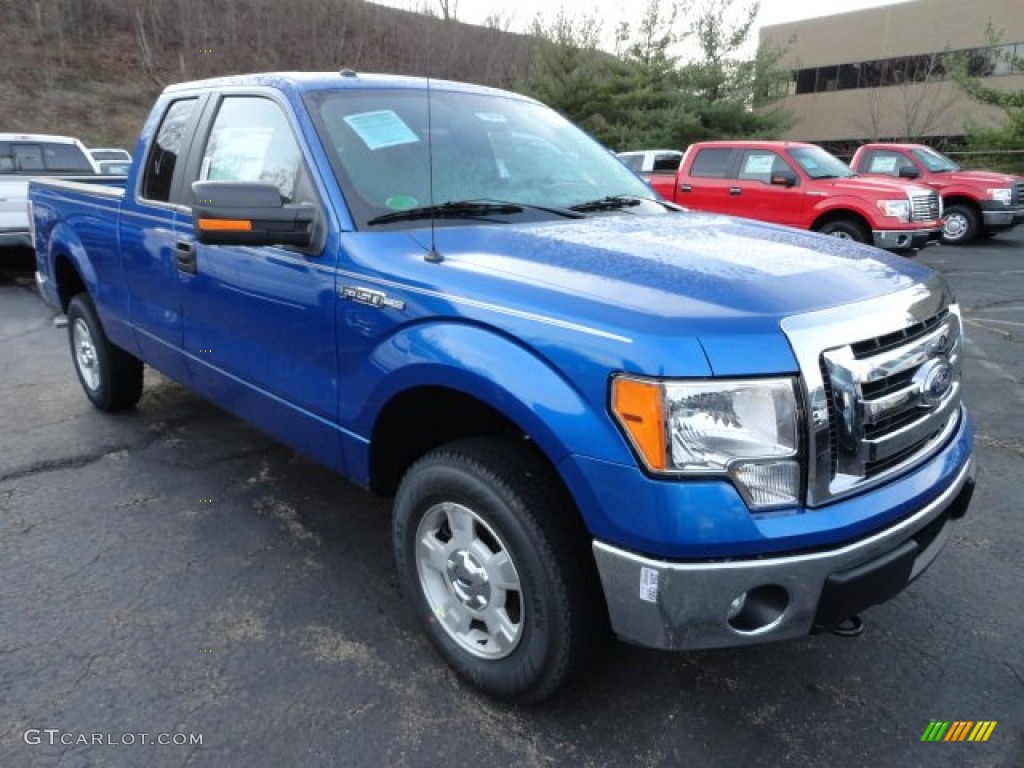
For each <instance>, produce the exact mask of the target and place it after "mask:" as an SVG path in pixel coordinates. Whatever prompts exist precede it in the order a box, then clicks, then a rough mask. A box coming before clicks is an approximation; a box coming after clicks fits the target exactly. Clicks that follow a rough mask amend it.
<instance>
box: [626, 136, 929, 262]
mask: <svg viewBox="0 0 1024 768" xmlns="http://www.w3.org/2000/svg"><path fill="white" fill-rule="evenodd" d="M644 175H645V176H646V178H647V180H648V183H649V184H650V185H651V187H652V188H653V189H654V190H655V191H656V192H658V193H659V194H660V195H661V196H662V197H664V198H665V199H666V200H670V201H672V202H674V203H678V204H680V205H683V206H686V207H687V208H692V209H694V210H698V211H712V212H715V213H726V214H730V215H732V216H744V217H746V218H749V219H759V220H761V221H769V222H773V223H775V224H786V225H788V226H791V227H798V228H800V229H810V230H813V231H815V232H821V233H822V234H827V235H832V236H834V237H839V238H843V239H847V240H856V241H858V242H861V243H873V244H874V245H877V246H878V247H880V248H888V249H892V250H903V249H908V248H920V247H922V246H924V245H927V244H928V243H929V242H931V241H932V240H936V239H938V237H939V234H940V231H941V228H942V222H941V220H940V216H941V212H942V211H941V202H940V200H939V197H938V195H937V194H936V193H935V192H934V191H933V190H931V189H928V188H927V187H925V186H921V185H917V184H912V183H909V182H907V181H905V180H903V179H899V178H895V179H863V178H859V177H857V176H856V174H854V173H853V171H851V170H850V168H849V167H848V166H847V165H846V164H845V163H843V162H842V161H841V160H839V159H838V158H837V157H835V156H834V155H831V154H829V153H828V152H826V151H825V150H823V149H822V148H821V147H818V146H815V145H814V144H802V143H798V142H791V141H705V142H699V143H696V144H691V145H690V147H689V149H687V150H686V154H685V155H684V156H683V161H682V163H681V164H680V166H679V170H678V171H677V172H676V173H671V174H658V173H651V174H644Z"/></svg>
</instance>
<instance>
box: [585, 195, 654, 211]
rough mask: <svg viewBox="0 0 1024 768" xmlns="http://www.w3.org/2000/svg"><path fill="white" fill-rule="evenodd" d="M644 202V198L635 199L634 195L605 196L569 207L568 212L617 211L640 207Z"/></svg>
mask: <svg viewBox="0 0 1024 768" xmlns="http://www.w3.org/2000/svg"><path fill="white" fill-rule="evenodd" d="M644 200H645V198H643V197H637V196H636V195H606V196H605V197H599V198H597V199H596V200H587V201H585V202H582V203H576V205H570V206H569V210H571V211H579V212H580V213H590V212H591V211H618V210H621V209H622V208H632V207H633V206H635V205H640V203H642V202H643V201H644Z"/></svg>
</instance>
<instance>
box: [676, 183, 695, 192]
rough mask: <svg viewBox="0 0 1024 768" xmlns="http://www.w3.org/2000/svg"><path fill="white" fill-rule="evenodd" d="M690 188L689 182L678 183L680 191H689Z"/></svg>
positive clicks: (691, 188)
mask: <svg viewBox="0 0 1024 768" xmlns="http://www.w3.org/2000/svg"><path fill="white" fill-rule="evenodd" d="M691 190H693V187H691V186H690V185H689V184H680V185H679V191H680V192H690V191H691Z"/></svg>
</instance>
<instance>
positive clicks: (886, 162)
mask: <svg viewBox="0 0 1024 768" xmlns="http://www.w3.org/2000/svg"><path fill="white" fill-rule="evenodd" d="M895 172H896V156H895V155H888V156H882V155H876V156H875V157H874V159H872V161H871V170H870V171H869V173H895Z"/></svg>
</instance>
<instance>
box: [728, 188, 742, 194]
mask: <svg viewBox="0 0 1024 768" xmlns="http://www.w3.org/2000/svg"><path fill="white" fill-rule="evenodd" d="M742 192H743V190H742V189H740V188H739V187H729V194H730V195H739V194H742Z"/></svg>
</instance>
